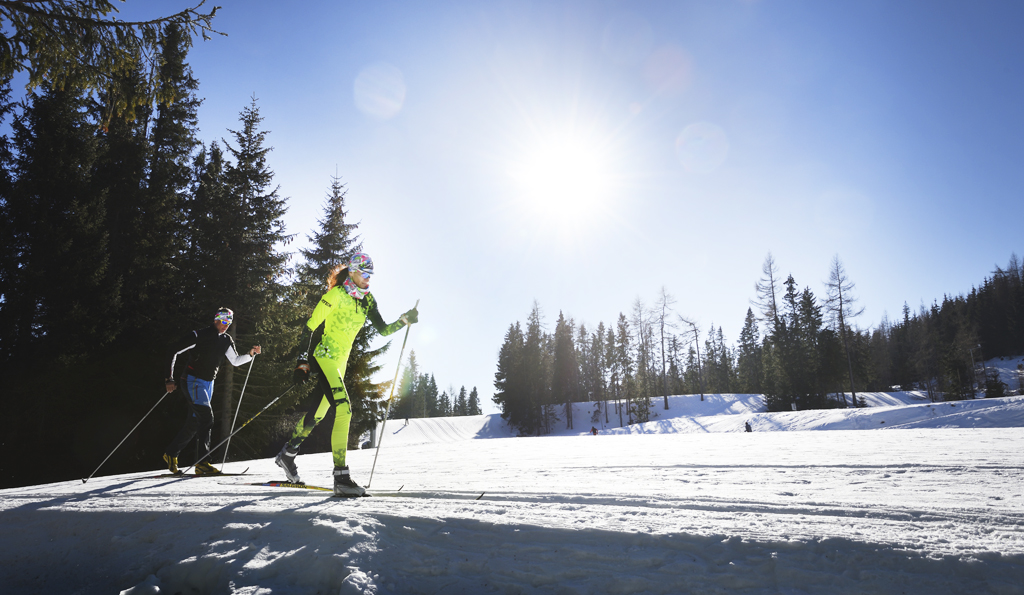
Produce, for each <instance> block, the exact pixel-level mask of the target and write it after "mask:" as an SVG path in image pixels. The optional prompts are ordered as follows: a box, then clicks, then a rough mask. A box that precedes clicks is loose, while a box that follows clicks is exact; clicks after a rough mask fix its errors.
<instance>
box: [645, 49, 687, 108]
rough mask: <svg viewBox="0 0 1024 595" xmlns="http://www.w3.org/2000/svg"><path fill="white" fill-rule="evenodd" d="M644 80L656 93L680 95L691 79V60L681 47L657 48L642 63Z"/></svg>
mask: <svg viewBox="0 0 1024 595" xmlns="http://www.w3.org/2000/svg"><path fill="white" fill-rule="evenodd" d="M644 78H645V79H646V80H647V84H649V85H650V86H651V88H653V89H654V90H655V91H657V92H658V93H663V94H665V95H669V96H676V95H681V94H682V93H683V92H684V91H686V89H688V88H689V86H690V81H691V79H692V78H693V58H691V57H690V54H688V53H687V52H686V50H684V49H683V48H681V47H677V46H674V45H667V46H664V47H661V48H658V49H657V50H655V51H654V53H652V54H651V55H649V56H648V57H647V60H646V61H645V63H644Z"/></svg>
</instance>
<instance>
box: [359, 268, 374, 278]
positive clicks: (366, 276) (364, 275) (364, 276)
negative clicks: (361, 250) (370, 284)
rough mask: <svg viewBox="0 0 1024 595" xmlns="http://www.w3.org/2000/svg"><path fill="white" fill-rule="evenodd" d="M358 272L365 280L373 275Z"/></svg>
mask: <svg viewBox="0 0 1024 595" xmlns="http://www.w3.org/2000/svg"><path fill="white" fill-rule="evenodd" d="M356 272H357V273H359V274H360V275H362V276H363V279H369V278H370V275H372V274H373V273H367V272H366V271H360V270H357V271H356Z"/></svg>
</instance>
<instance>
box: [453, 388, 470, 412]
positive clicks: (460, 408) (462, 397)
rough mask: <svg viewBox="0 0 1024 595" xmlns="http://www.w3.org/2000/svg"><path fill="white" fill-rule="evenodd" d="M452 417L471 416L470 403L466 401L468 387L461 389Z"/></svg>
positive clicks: (456, 398)
mask: <svg viewBox="0 0 1024 595" xmlns="http://www.w3.org/2000/svg"><path fill="white" fill-rule="evenodd" d="M452 415H469V403H468V402H467V401H466V387H465V386H463V387H460V388H459V396H457V397H455V405H454V407H453V411H452Z"/></svg>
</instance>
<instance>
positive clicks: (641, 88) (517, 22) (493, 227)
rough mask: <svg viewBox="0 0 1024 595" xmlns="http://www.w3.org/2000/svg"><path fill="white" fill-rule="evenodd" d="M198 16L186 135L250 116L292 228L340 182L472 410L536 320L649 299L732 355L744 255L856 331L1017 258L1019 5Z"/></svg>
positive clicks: (752, 0) (1022, 19)
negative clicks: (845, 306)
mask: <svg viewBox="0 0 1024 595" xmlns="http://www.w3.org/2000/svg"><path fill="white" fill-rule="evenodd" d="M217 4H220V5H222V6H223V8H222V9H221V11H220V12H219V14H218V17H217V18H216V20H215V25H216V27H217V28H218V29H219V30H220V31H223V32H225V33H227V34H228V37H226V38H225V37H217V38H215V39H213V40H211V41H208V42H197V44H196V46H195V48H194V49H193V50H192V52H191V54H190V63H191V65H192V67H193V70H194V72H195V75H196V77H197V78H198V79H199V81H200V84H201V86H200V91H199V94H200V96H202V97H205V102H204V104H203V107H202V108H201V110H200V126H201V129H202V130H201V136H202V138H203V139H204V140H206V141H207V142H209V141H212V140H219V139H220V138H222V137H225V138H228V137H230V135H229V133H228V132H227V129H228V128H236V127H237V118H238V113H239V111H240V110H241V109H242V107H243V106H244V105H246V104H247V103H248V102H249V98H250V97H251V96H253V95H255V96H256V97H258V98H259V103H258V105H259V107H260V111H261V113H262V115H263V116H264V117H265V121H264V126H265V128H266V129H268V130H270V131H271V134H270V135H269V137H268V140H269V143H270V144H271V145H272V146H273V147H274V151H273V153H271V155H270V159H269V163H270V166H271V167H272V169H273V170H274V171H275V172H276V181H277V183H278V184H280V187H281V193H282V195H284V196H287V197H289V198H290V201H289V205H290V207H289V212H288V215H287V217H286V223H287V226H288V230H289V232H291V233H296V234H298V239H299V241H300V242H301V241H304V239H305V236H306V235H307V234H308V233H310V232H311V230H312V229H313V228H314V227H315V226H316V218H317V217H318V216H319V215H320V212H321V208H322V204H323V199H324V196H325V193H326V191H327V190H328V187H329V184H330V177H331V176H332V175H334V174H335V172H337V174H338V175H339V176H340V177H341V179H342V181H343V182H344V183H345V184H346V185H347V187H348V207H349V210H350V215H351V217H352V218H354V219H355V220H357V221H359V222H360V231H361V233H362V236H363V239H364V243H365V248H366V250H367V251H368V252H369V253H370V254H371V255H372V256H373V258H374V260H375V262H376V267H377V271H378V274H377V275H376V276H375V277H374V279H373V284H372V286H371V287H372V290H373V291H374V294H375V295H376V296H377V297H378V300H379V302H380V304H381V309H382V312H383V313H384V316H385V318H387V319H389V320H390V319H393V318H395V317H397V316H398V314H400V313H401V312H403V311H405V310H406V309H408V308H410V307H411V306H412V305H413V303H414V302H415V301H416V300H417V299H420V300H421V302H420V312H421V321H422V323H421V324H420V325H417V326H416V327H414V328H413V329H412V332H411V335H410V339H409V346H410V347H411V348H412V349H415V351H416V354H417V357H418V359H419V361H420V363H421V365H422V368H423V370H425V371H429V372H432V373H434V374H435V376H436V379H437V381H438V384H439V385H440V387H441V388H442V389H445V388H447V387H448V386H449V385H454V387H455V388H456V390H457V389H458V387H459V386H460V385H466V386H467V389H468V388H470V387H472V386H474V385H475V386H477V387H478V388H479V390H480V393H481V396H482V398H483V401H484V402H485V404H487V405H489V404H490V396H491V395H492V394H493V384H492V383H493V374H494V371H495V363H496V356H497V351H498V348H499V347H500V345H501V342H502V339H503V335H504V332H505V330H506V329H507V328H508V325H509V324H510V323H512V322H515V321H516V320H521V321H525V319H526V316H527V315H528V313H529V311H530V308H531V305H532V303H533V301H534V300H537V301H538V302H539V303H540V305H541V307H542V308H543V310H544V312H545V315H546V321H547V323H548V326H549V328H553V326H554V321H555V319H557V317H558V313H559V311H563V312H564V313H565V314H566V315H567V316H572V317H574V318H575V320H576V321H577V322H580V321H583V322H585V323H586V324H587V325H588V327H590V328H593V327H594V326H596V324H597V323H598V322H599V321H604V322H605V324H606V325H607V324H611V323H613V322H614V321H615V319H616V318H617V317H618V314H619V312H625V313H627V314H628V312H629V309H630V307H631V305H632V303H633V302H634V300H635V299H636V298H637V297H640V298H641V299H643V300H644V301H646V302H647V303H652V302H653V301H654V300H655V298H656V296H657V294H658V292H659V290H660V288H661V287H662V286H664V287H665V288H666V289H667V290H668V291H669V292H670V293H671V294H672V295H673V296H675V298H676V300H677V305H676V308H677V311H678V312H679V313H680V314H683V315H686V316H688V317H691V318H693V319H695V320H697V321H699V322H700V323H701V324H702V325H703V327H704V328H705V329H706V328H707V327H708V326H710V325H712V324H714V325H716V326H722V327H723V329H724V332H725V337H726V340H727V341H728V342H729V343H733V342H735V341H736V339H737V337H738V335H739V329H740V327H741V325H742V322H743V318H744V315H745V314H746V309H747V307H748V305H749V304H748V302H749V300H750V299H752V298H753V297H754V290H753V288H754V283H755V282H756V281H757V279H758V277H759V275H760V268H761V264H762V262H763V260H764V258H765V255H766V254H767V253H768V251H771V252H772V253H773V254H774V256H775V259H776V261H777V263H778V265H779V267H780V269H781V273H782V275H783V277H785V276H786V275H787V274H790V273H792V275H793V276H794V278H795V279H796V281H797V282H798V284H799V285H800V286H801V287H803V286H810V287H811V289H812V290H813V291H814V292H815V293H816V294H818V295H819V296H823V295H824V286H823V281H824V280H825V279H827V277H828V267H829V264H830V261H831V259H832V256H833V255H835V254H838V255H839V256H840V258H841V259H842V261H843V263H844V264H845V266H846V269H847V272H848V274H849V276H850V278H851V280H852V281H853V282H855V283H856V284H857V290H856V294H857V295H858V296H859V298H860V303H861V305H862V306H864V307H865V311H864V314H863V316H862V317H861V318H860V319H858V323H859V324H860V325H861V326H862V327H873V326H877V325H878V323H879V321H880V320H881V319H882V316H883V314H884V313H888V315H889V316H890V317H891V318H898V317H899V316H900V311H901V308H902V306H903V304H904V302H906V303H908V304H909V305H910V307H911V308H912V309H914V310H917V309H918V308H919V307H920V306H921V304H922V303H925V304H930V303H931V302H932V301H933V300H940V301H941V299H942V296H943V294H959V293H965V292H969V291H970V289H971V287H972V285H976V284H978V283H979V282H980V281H981V280H982V277H983V276H984V275H986V274H989V273H990V272H991V271H992V270H993V269H994V267H995V266H996V265H1005V263H1006V262H1007V260H1008V258H1009V256H1010V254H1011V252H1014V251H1016V252H1018V253H1021V251H1022V244H1021V242H1020V238H1021V237H1022V235H1021V232H1020V229H1021V223H1022V221H1024V218H1022V215H1024V207H1022V206H1021V200H1020V198H1019V194H1020V191H1021V188H1022V184H1024V173H1022V172H1024V167H1021V165H1020V164H1021V162H1022V157H1024V111H1022V110H1021V107H1020V106H1022V105H1024V97H1022V95H1024V93H1022V91H1024V51H1022V50H1024V36H1021V35H1020V34H1019V32H1020V30H1021V26H1022V24H1024V5H1022V4H1020V3H1016V2H988V1H981V2H971V3H964V2H943V1H931V0H929V1H924V0H920V1H905V2H882V1H877V2H876V1H860V2H845V3H840V2H816V1H776V0H719V1H714V2H712V1H702V2H685V1H680V2H643V1H637V2H617V1H607V2H599V1H594V2H521V1H516V0H512V1H503V2H500V1H499V2H429V3H426V2H423V3H420V2H404V3H402V2H387V1H381V2H372V3H365V2H335V1H322V2H318V1H308V2H303V3H301V4H295V3H284V2H269V1H257V0H245V1H240V0H222V1H221V2H218V3H217ZM185 5H186V3H185V2H181V1H178V0H174V1H169V0H168V1H161V2H147V3H139V2H137V1H136V2H130V3H129V4H128V5H127V6H126V7H125V9H124V10H123V11H122V14H123V15H124V16H125V17H131V16H133V15H134V14H135V13H133V12H132V11H134V10H140V11H157V10H159V11H161V12H165V13H166V12H170V11H171V10H173V9H179V8H181V7H183V6H185ZM296 6H301V9H297V8H295V7H296ZM297 247H298V246H297V244H292V245H290V246H289V247H288V249H289V250H294V249H296V248H297ZM398 346H399V343H396V344H395V346H394V350H393V352H392V353H391V354H390V356H389V360H388V362H387V366H386V368H385V370H387V372H386V376H387V377H388V378H390V376H391V374H393V373H394V372H393V370H394V366H395V365H396V363H397V362H396V361H395V358H397V350H398Z"/></svg>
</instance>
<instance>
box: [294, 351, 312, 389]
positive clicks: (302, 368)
mask: <svg viewBox="0 0 1024 595" xmlns="http://www.w3.org/2000/svg"><path fill="white" fill-rule="evenodd" d="M307 380H309V362H308V361H306V354H305V353H303V354H302V355H301V356H299V361H297V362H295V371H294V372H292V382H294V383H295V384H305V383H306V381H307Z"/></svg>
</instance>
